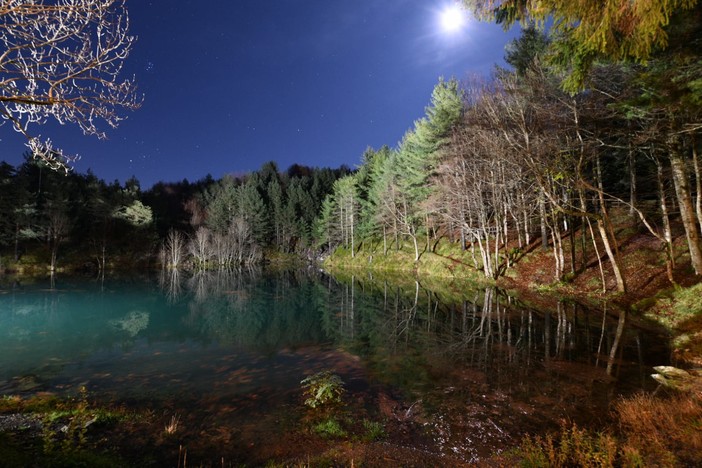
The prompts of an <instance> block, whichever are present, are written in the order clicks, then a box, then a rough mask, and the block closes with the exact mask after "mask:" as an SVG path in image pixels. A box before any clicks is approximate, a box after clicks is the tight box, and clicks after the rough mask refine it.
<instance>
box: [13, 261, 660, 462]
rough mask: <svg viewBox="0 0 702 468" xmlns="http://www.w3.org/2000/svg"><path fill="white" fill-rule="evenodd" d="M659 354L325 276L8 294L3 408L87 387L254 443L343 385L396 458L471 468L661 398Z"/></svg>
mask: <svg viewBox="0 0 702 468" xmlns="http://www.w3.org/2000/svg"><path fill="white" fill-rule="evenodd" d="M449 286H451V287H449ZM663 342H664V340H662V339H661V337H660V336H658V335H656V334H652V333H650V332H648V331H645V330H642V329H639V328H637V327H635V326H633V324H632V323H630V321H629V320H627V317H626V316H624V315H623V314H622V315H619V318H617V316H616V315H614V316H610V310H609V309H608V308H607V307H604V308H603V309H601V310H590V309H588V308H586V307H583V306H582V305H580V304H577V303H573V302H563V301H561V302H557V301H556V302H554V303H553V304H552V305H550V306H548V307H545V306H540V307H532V306H528V305H526V304H523V303H521V302H520V301H518V300H517V299H515V298H513V297H510V296H508V295H506V294H504V293H503V292H501V291H498V290H496V289H494V288H483V289H480V290H475V289H472V290H471V289H463V288H456V287H452V285H447V287H446V288H444V289H441V290H438V289H436V288H435V289H434V290H429V289H427V288H425V287H423V285H422V283H421V282H420V281H416V280H414V279H411V278H410V279H405V280H400V281H390V280H384V279H374V278H372V277H370V278H365V277H364V278H362V279H361V278H358V277H348V278H333V277H331V276H328V275H325V274H323V273H321V272H319V271H314V270H300V271H286V272H278V273H270V272H264V271H261V270H246V271H237V272H231V271H230V272H199V273H198V274H196V275H194V276H190V275H187V274H184V273H182V272H181V273H179V272H178V271H166V272H163V274H162V275H161V276H160V277H159V278H157V280H156V281H153V282H152V281H148V280H132V281H130V282H124V281H110V280H104V282H103V281H102V280H101V281H99V282H87V281H84V280H70V279H61V278H57V279H56V280H55V283H49V282H47V283H46V284H42V283H39V284H36V285H32V286H27V287H25V288H12V287H6V288H4V289H0V391H2V392H5V393H12V392H23V391H36V390H38V389H41V390H50V391H61V390H62V389H66V390H70V389H75V388H77V387H78V386H79V385H87V386H88V388H89V389H90V391H91V392H93V393H95V394H104V395H109V397H110V398H112V399H116V400H120V401H122V400H125V399H128V398H129V399H132V400H135V399H136V400H139V401H144V400H147V401H149V402H150V403H149V404H150V405H152V404H154V403H153V401H161V402H163V403H162V404H164V405H166V404H167V405H169V407H172V406H178V405H180V406H183V407H184V408H186V409H184V410H182V413H183V414H185V413H187V414H188V415H189V418H191V420H189V421H188V422H187V424H188V426H189V427H191V428H193V429H192V430H193V431H196V430H200V431H202V432H203V433H204V432H206V431H210V432H211V431H215V429H213V427H215V426H216V427H217V428H220V427H229V428H236V427H238V428H241V427H246V428H247V430H246V431H240V432H239V433H237V434H238V435H236V437H238V438H239V439H241V441H243V440H244V439H246V438H253V437H254V436H255V435H256V434H260V433H262V432H265V431H274V433H275V431H281V430H282V429H281V428H280V427H279V424H278V425H276V424H277V423H276V422H275V421H276V420H280V418H281V417H282V416H280V414H281V412H285V413H287V414H294V411H293V410H291V408H299V390H300V389H299V382H300V380H301V379H302V378H303V377H304V376H305V375H309V374H311V373H314V372H316V371H319V370H322V369H333V370H334V371H335V372H337V373H338V374H340V375H341V376H342V378H343V379H344V381H345V382H347V386H348V389H349V391H350V392H351V393H352V395H353V398H354V401H356V402H357V403H356V404H358V405H360V407H359V408H357V411H358V414H359V415H361V414H364V415H367V417H369V418H371V419H382V420H384V421H387V424H388V425H389V426H390V427H391V428H392V427H393V425H394V427H395V429H397V430H396V431H392V434H394V435H393V436H392V437H394V438H392V439H391V440H389V443H394V444H398V445H402V444H404V445H407V446H413V447H415V446H417V447H422V448H424V449H425V450H428V451H432V452H438V453H441V454H447V455H448V454H451V455H453V456H458V457H459V458H461V459H464V460H467V461H475V460H477V459H479V458H480V457H483V456H485V455H488V454H489V453H491V452H492V451H494V450H496V449H497V448H499V447H505V446H507V445H509V443H510V442H511V441H513V440H514V438H517V437H518V436H519V435H520V434H522V433H524V432H526V431H529V430H542V429H543V428H545V427H549V426H553V425H556V424H557V423H558V420H559V419H561V418H567V419H576V420H580V421H585V422H587V421H592V420H596V419H597V418H600V417H603V415H604V414H605V413H606V409H607V406H608V404H609V401H610V399H611V398H612V396H613V395H615V394H618V393H623V392H627V391H631V390H633V389H636V388H640V387H641V386H648V385H653V382H651V383H650V384H649V382H648V379H647V378H646V377H645V376H646V375H648V374H649V366H651V365H654V364H655V365H658V364H665V362H664V358H665V357H666V356H667V355H668V353H667V351H666V350H665V349H662V348H661V344H662V343H663ZM27 376H31V377H30V378H26V377H27ZM27 382H29V383H27ZM273 414H275V415H277V416H272V415H273ZM286 417H288V418H289V417H290V416H286ZM359 417H361V416H359ZM363 417H365V416H363ZM276 418H277V419H276ZM264 420H265V421H267V423H265V424H264V423H263V422H262V421H264ZM217 430H219V429H217ZM227 437H229V439H227V440H230V439H231V440H233V439H232V438H236V437H235V435H233V434H228V435H227ZM243 443H244V442H242V444H243Z"/></svg>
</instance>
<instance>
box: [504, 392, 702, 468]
mask: <svg viewBox="0 0 702 468" xmlns="http://www.w3.org/2000/svg"><path fill="white" fill-rule="evenodd" d="M697 390H699V389H697ZM613 419H614V421H615V425H614V426H613V427H612V428H611V429H610V430H609V431H604V432H593V431H589V430H586V429H583V428H579V427H577V426H576V425H572V426H570V427H569V426H565V425H564V427H563V428H562V429H561V431H560V432H559V433H557V434H550V435H547V436H533V437H527V438H526V439H524V441H523V442H522V444H521V445H520V447H519V448H518V449H517V450H516V451H514V452H513V453H512V454H511V456H510V457H513V458H512V461H513V462H515V463H519V464H520V465H521V466H524V467H547V466H548V467H590V466H602V467H610V466H622V467H644V466H698V464H699V463H700V462H701V461H702V399H701V398H700V396H699V392H697V391H690V392H685V393H679V392H675V393H672V394H669V395H667V396H665V397H655V396H652V395H649V394H640V395H636V396H634V397H631V398H626V399H622V400H620V401H619V402H618V403H617V404H616V405H615V407H614V412H613Z"/></svg>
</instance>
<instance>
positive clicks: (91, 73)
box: [0, 0, 142, 171]
mask: <svg viewBox="0 0 702 468" xmlns="http://www.w3.org/2000/svg"><path fill="white" fill-rule="evenodd" d="M128 29H129V18H128V15H127V8H126V4H125V0H57V1H48V0H36V1H27V0H6V1H3V2H2V4H1V5H0V116H2V119H1V120H0V125H2V124H4V123H7V122H9V123H10V125H12V127H13V128H14V129H15V130H16V131H18V132H19V133H21V134H23V135H24V136H25V137H26V138H27V140H28V143H27V146H28V147H29V149H30V150H31V151H32V153H33V154H34V157H35V158H39V159H42V160H44V161H45V162H46V163H47V164H48V165H49V166H50V167H51V168H53V169H56V170H58V169H61V170H65V171H68V170H70V164H71V163H72V161H74V160H75V157H69V156H66V155H65V154H64V153H63V151H62V150H60V149H56V148H54V147H53V145H52V143H51V141H50V140H48V139H47V140H43V141H42V140H41V139H40V138H39V137H38V136H34V135H32V133H31V131H30V129H31V127H32V126H34V125H41V124H43V123H45V122H46V121H47V120H49V118H52V119H54V120H56V121H57V122H59V123H60V124H66V123H70V124H75V125H77V126H78V127H79V128H80V129H81V130H82V131H83V133H84V134H86V135H95V136H97V137H98V138H105V133H104V130H102V129H101V128H100V126H99V125H100V124H107V125H108V126H109V127H111V128H115V127H117V125H118V124H119V122H120V121H122V120H123V119H124V118H125V117H124V116H123V115H122V114H121V113H120V112H121V111H122V110H123V109H129V110H135V109H138V108H139V107H140V106H141V100H142V98H141V96H139V95H138V94H137V90H136V83H135V80H134V79H133V78H132V79H122V78H120V75H121V72H122V67H123V63H124V60H125V59H126V58H127V56H128V55H129V52H130V50H131V48H132V45H133V44H134V40H135V38H134V36H130V35H129V34H128Z"/></svg>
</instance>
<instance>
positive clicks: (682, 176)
mask: <svg viewBox="0 0 702 468" xmlns="http://www.w3.org/2000/svg"><path fill="white" fill-rule="evenodd" d="M668 151H669V157H670V166H671V168H672V169H673V184H674V185H675V195H676V197H677V199H678V206H679V207H680V218H681V219H682V222H683V226H684V227H685V236H686V237H687V246H688V248H689V250H690V261H691V262H692V268H694V270H695V274H697V275H702V248H701V247H700V232H699V223H698V222H697V215H696V214H695V209H694V207H693V204H692V195H691V193H690V181H689V178H688V174H687V167H686V165H685V158H684V157H683V155H682V150H681V141H680V135H679V134H672V135H671V136H670V137H669V138H668Z"/></svg>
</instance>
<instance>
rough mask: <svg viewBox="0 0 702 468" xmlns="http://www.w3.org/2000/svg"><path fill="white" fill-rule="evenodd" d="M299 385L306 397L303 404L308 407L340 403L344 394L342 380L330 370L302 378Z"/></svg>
mask: <svg viewBox="0 0 702 468" xmlns="http://www.w3.org/2000/svg"><path fill="white" fill-rule="evenodd" d="M300 385H302V388H303V391H304V395H305V396H306V397H307V399H306V400H305V405H307V406H309V407H310V408H317V407H319V406H322V405H333V404H338V403H341V398H342V396H343V395H344V382H343V381H342V380H341V377H339V376H338V375H336V374H334V373H332V372H331V371H322V372H319V373H317V374H314V375H311V376H309V377H307V378H305V379H304V380H302V381H301V382H300Z"/></svg>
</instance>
